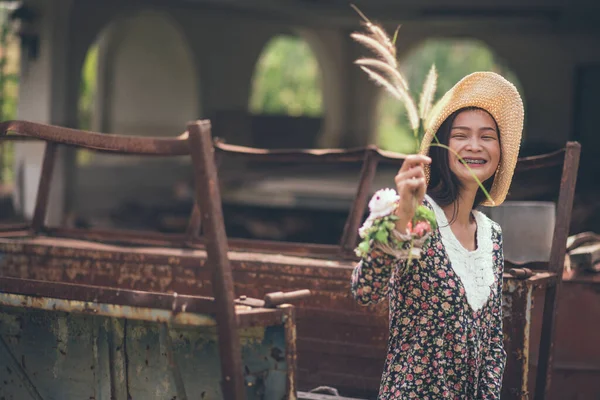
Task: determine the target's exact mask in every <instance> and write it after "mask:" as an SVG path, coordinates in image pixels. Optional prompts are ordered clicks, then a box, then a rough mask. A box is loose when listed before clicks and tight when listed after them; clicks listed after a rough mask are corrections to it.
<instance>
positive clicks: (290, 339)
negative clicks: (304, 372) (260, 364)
mask: <svg viewBox="0 0 600 400" xmlns="http://www.w3.org/2000/svg"><path fill="white" fill-rule="evenodd" d="M281 309H283V310H286V312H287V314H286V315H284V316H283V318H284V325H283V326H284V329H285V343H286V349H285V357H286V362H287V368H288V370H287V388H286V389H287V393H286V395H287V396H288V397H287V398H289V399H293V398H294V396H296V376H297V369H298V365H297V364H298V363H297V353H296V314H295V311H294V308H293V307H290V306H282V307H281Z"/></svg>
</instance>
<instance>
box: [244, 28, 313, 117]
mask: <svg viewBox="0 0 600 400" xmlns="http://www.w3.org/2000/svg"><path fill="white" fill-rule="evenodd" d="M249 108H250V111H251V112H253V113H256V114H283V115H290V116H300V115H304V116H313V117H315V116H321V115H322V114H323V96H322V92H321V71H320V68H319V63H318V61H317V59H316V57H315V55H314V54H313V52H312V51H311V49H310V47H309V45H308V43H306V42H305V41H304V40H302V39H300V38H297V37H294V36H289V35H281V36H277V37H275V38H273V39H271V41H270V42H269V43H268V44H267V45H266V46H265V49H264V50H263V52H262V54H261V56H260V58H259V60H258V62H257V64H256V69H255V72H254V77H253V79H252V94H251V96H250V107H249Z"/></svg>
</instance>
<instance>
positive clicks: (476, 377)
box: [352, 72, 523, 400]
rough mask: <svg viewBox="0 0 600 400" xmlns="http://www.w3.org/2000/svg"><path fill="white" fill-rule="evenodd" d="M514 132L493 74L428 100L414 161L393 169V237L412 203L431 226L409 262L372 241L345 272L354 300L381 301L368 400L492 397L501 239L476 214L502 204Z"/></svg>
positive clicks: (517, 107)
mask: <svg viewBox="0 0 600 400" xmlns="http://www.w3.org/2000/svg"><path fill="white" fill-rule="evenodd" d="M522 128H523V103H522V101H521V98H520V96H519V94H518V92H517V90H516V89H515V87H514V86H513V85H512V84H510V83H509V82H508V81H506V80H505V79H504V78H502V77H500V76H499V75H497V74H494V73H488V72H484V73H475V74H471V75H469V76H467V77H465V78H463V79H462V80H461V81H460V82H459V83H457V84H456V85H455V86H454V88H452V89H451V90H450V91H449V92H448V93H446V94H445V95H444V97H443V98H442V100H441V101H440V102H439V103H438V105H437V106H436V109H434V111H433V117H432V118H431V119H430V121H429V125H428V129H427V130H426V133H425V136H424V138H423V142H422V151H421V154H419V155H411V156H408V157H407V158H406V160H405V161H404V163H403V165H402V168H401V169H400V171H399V172H398V174H397V176H396V178H395V183H396V191H397V194H398V196H399V198H398V199H397V201H396V202H395V203H394V204H395V207H393V211H392V213H393V214H394V215H396V216H397V217H398V220H397V221H396V222H395V223H396V230H397V231H398V232H401V233H402V234H404V235H408V234H409V233H410V229H409V231H408V233H407V226H409V227H410V225H409V222H410V221H411V220H412V218H413V216H414V215H415V210H416V206H417V205H421V204H423V205H425V206H426V207H428V208H429V209H431V210H433V212H434V213H435V217H436V222H437V228H436V229H434V230H432V232H431V235H430V238H429V240H428V242H427V243H426V244H425V245H424V247H423V248H422V249H421V252H420V255H419V256H418V257H412V258H411V259H410V263H409V262H408V260H406V259H399V258H398V257H397V253H393V252H386V251H384V250H382V249H385V247H382V246H377V243H372V247H371V249H370V251H369V252H367V254H366V255H363V256H362V258H361V261H360V262H359V263H358V265H357V266H356V268H355V270H354V272H353V276H352V293H353V295H354V297H355V298H356V300H357V301H358V302H359V303H360V304H363V305H368V304H372V303H377V302H379V301H381V300H383V299H384V298H386V297H387V298H389V304H390V337H389V343H388V355H387V358H386V360H385V366H384V372H383V376H382V380H381V387H380V393H379V399H420V400H426V399H430V400H431V399H465V400H474V399H499V398H500V389H501V382H502V375H503V372H504V365H505V360H506V353H505V351H504V348H503V335H502V271H503V264H504V260H503V253H502V232H501V230H500V226H499V225H497V224H496V223H494V222H493V221H491V220H489V219H488V218H487V217H486V216H485V215H483V214H482V213H480V212H478V211H476V210H475V208H476V207H478V206H479V205H482V204H483V205H491V206H493V205H498V204H500V203H502V202H503V201H504V199H505V197H506V194H507V192H508V188H509V186H510V182H511V179H512V175H513V172H514V168H515V165H516V162H517V157H518V152H519V144H520V141H521V132H522ZM434 136H435V137H434ZM439 143H441V144H442V145H446V146H448V147H449V148H450V150H448V149H446V148H442V147H439V146H435V144H439ZM461 159H462V160H461ZM463 161H464V163H463ZM465 163H466V164H467V165H468V167H467V166H465ZM474 176H475V177H477V179H478V180H479V181H480V182H484V186H485V187H486V188H487V190H488V192H489V195H490V197H491V199H488V198H487V197H486V196H485V195H484V193H483V191H482V190H481V189H480V187H479V184H478V182H477V180H476V179H474ZM407 264H408V265H407Z"/></svg>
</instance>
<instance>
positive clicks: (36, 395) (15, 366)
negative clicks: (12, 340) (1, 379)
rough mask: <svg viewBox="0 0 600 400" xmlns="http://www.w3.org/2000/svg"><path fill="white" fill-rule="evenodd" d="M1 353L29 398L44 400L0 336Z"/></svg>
mask: <svg viewBox="0 0 600 400" xmlns="http://www.w3.org/2000/svg"><path fill="white" fill-rule="evenodd" d="M1 353H4V355H3V358H4V359H7V360H9V362H10V364H11V365H12V367H13V370H14V372H15V373H16V374H17V376H18V377H19V379H20V380H21V382H22V383H23V386H25V389H27V391H28V392H29V394H30V395H31V397H33V398H34V399H35V400H44V399H43V397H42V395H41V394H40V392H39V391H38V390H37V388H36V387H35V385H34V384H33V381H32V380H31V378H30V377H29V375H28V374H27V371H25V369H24V368H23V366H22V365H21V363H20V362H19V361H18V360H17V359H16V358H15V355H14V354H13V352H12V351H10V347H8V344H7V343H6V342H5V341H4V338H3V337H2V336H0V354H1Z"/></svg>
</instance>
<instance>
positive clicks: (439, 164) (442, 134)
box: [427, 107, 502, 223]
mask: <svg viewBox="0 0 600 400" xmlns="http://www.w3.org/2000/svg"><path fill="white" fill-rule="evenodd" d="M472 110H481V111H485V110H484V109H482V108H479V107H465V108H461V109H459V110H456V111H455V112H453V113H452V114H451V115H450V116H449V117H448V118H446V120H445V121H444V122H443V123H442V124H441V125H440V127H439V129H438V130H437V132H436V136H437V138H438V140H439V141H440V143H441V144H443V145H446V146H448V143H450V131H451V130H452V125H453V124H454V120H455V119H456V117H457V116H458V114H460V113H461V112H463V111H472ZM485 112H486V113H488V112H487V111H485ZM488 114H489V113H488ZM490 116H491V115H490ZM492 119H494V117H492ZM494 123H496V120H494ZM496 132H498V140H500V131H498V124H497V123H496ZM434 142H435V139H434ZM448 153H449V151H448V150H447V149H445V148H442V147H438V146H431V147H430V148H429V157H430V158H431V169H430V171H431V172H430V177H429V184H428V185H427V194H428V195H429V196H430V197H431V198H432V199H433V200H434V201H435V202H436V203H437V204H439V205H440V206H442V207H445V206H447V205H450V204H454V210H453V211H452V219H451V220H450V221H449V222H450V223H452V222H453V221H454V219H455V218H456V215H457V214H458V203H456V199H457V198H458V193H459V192H460V190H461V188H462V185H461V183H460V181H459V180H458V177H457V176H456V175H455V174H454V172H452V171H451V170H450V161H449V160H450V158H449V154H448ZM500 157H502V154H500ZM495 177H496V175H495V174H494V175H493V176H492V177H491V178H490V179H488V180H486V181H485V182H483V186H484V187H485V189H486V190H487V191H488V193H489V191H490V190H491V189H492V185H493V184H494V179H495ZM485 199H486V197H485V194H484V193H483V190H481V188H479V189H477V194H476V195H475V202H474V203H473V208H476V207H479V206H480V205H481V203H483V202H484V201H485Z"/></svg>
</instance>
